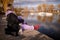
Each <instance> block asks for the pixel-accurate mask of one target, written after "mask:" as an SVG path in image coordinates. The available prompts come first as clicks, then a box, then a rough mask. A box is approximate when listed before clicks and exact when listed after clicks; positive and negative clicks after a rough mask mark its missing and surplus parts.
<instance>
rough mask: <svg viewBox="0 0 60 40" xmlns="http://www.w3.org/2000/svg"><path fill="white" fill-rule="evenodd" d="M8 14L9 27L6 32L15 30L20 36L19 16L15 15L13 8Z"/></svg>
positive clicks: (9, 32) (10, 32)
mask: <svg viewBox="0 0 60 40" xmlns="http://www.w3.org/2000/svg"><path fill="white" fill-rule="evenodd" d="M6 16H7V19H6V20H7V28H6V29H5V30H6V33H7V34H12V32H15V33H16V34H15V35H16V36H18V31H19V29H20V27H19V20H18V17H17V16H16V15H15V13H14V12H13V11H12V10H11V9H8V10H7V13H6Z"/></svg>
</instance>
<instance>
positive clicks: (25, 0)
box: [13, 0, 60, 7]
mask: <svg viewBox="0 0 60 40" xmlns="http://www.w3.org/2000/svg"><path fill="white" fill-rule="evenodd" d="M42 3H45V4H60V0H14V4H13V5H14V7H20V6H22V7H26V6H27V7H36V6H37V5H38V4H42Z"/></svg>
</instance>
